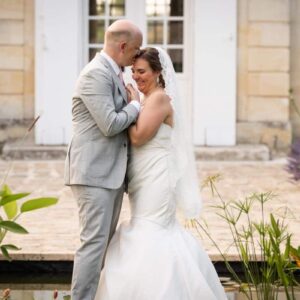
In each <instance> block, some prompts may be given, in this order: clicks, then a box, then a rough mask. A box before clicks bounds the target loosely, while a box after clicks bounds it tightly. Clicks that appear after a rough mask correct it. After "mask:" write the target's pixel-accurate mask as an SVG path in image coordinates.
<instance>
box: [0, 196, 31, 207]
mask: <svg viewBox="0 0 300 300" xmlns="http://www.w3.org/2000/svg"><path fill="white" fill-rule="evenodd" d="M29 194H30V193H19V194H10V195H5V196H4V197H3V198H2V199H1V201H0V206H2V205H5V204H8V203H10V202H12V201H16V200H19V199H22V198H24V197H26V196H28V195H29Z"/></svg>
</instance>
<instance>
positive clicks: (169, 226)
mask: <svg viewBox="0 0 300 300" xmlns="http://www.w3.org/2000/svg"><path fill="white" fill-rule="evenodd" d="M171 131H172V128H171V127H170V126H168V125H166V124H162V125H161V127H160V128H159V130H158V132H157V134H156V135H155V137H154V138H152V139H151V140H150V141H149V142H148V143H146V144H145V145H143V146H141V147H133V148H132V158H131V161H130V164H129V173H128V174H129V187H128V189H129V190H128V192H129V200H130V206H131V219H130V220H129V221H128V222H123V223H122V224H121V225H120V226H119V228H118V230H117V231H116V233H115V235H114V236H113V238H112V240H111V242H110V244H109V247H108V250H107V255H106V259H105V266H104V269H103V270H102V273H101V279H100V283H99V287H98V291H97V295H96V298H95V299H96V300H223V299H226V295H225V292H224V289H223V287H222V285H221V284H220V281H219V279H218V276H217V273H216V271H215V269H214V266H213V265H212V263H211V261H210V259H209V257H208V255H207V254H206V253H205V251H204V250H203V249H202V247H201V245H200V244H199V242H198V241H197V240H196V239H195V238H194V237H193V236H192V235H191V234H190V233H188V232H187V231H186V230H185V229H184V228H182V227H181V225H180V224H179V223H178V222H177V221H176V217H175V214H176V203H175V197H174V188H173V187H172V186H171V184H170V178H171V177H170V176H171V172H172V163H171V151H170V147H171Z"/></svg>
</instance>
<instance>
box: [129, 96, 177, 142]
mask: <svg viewBox="0 0 300 300" xmlns="http://www.w3.org/2000/svg"><path fill="white" fill-rule="evenodd" d="M170 108H171V104H170V98H169V97H168V96H167V95H166V94H165V93H163V92H156V93H155V94H153V95H151V96H150V97H149V98H147V101H146V103H145V106H144V108H143V110H142V111H141V113H140V115H139V118H138V120H137V122H136V123H135V124H134V125H132V126H130V127H129V138H130V141H131V143H132V144H133V145H134V146H141V145H143V144H145V143H146V142H147V141H149V140H150V139H151V138H152V137H153V136H154V135H155V134H156V132H157V130H158V129H159V127H160V125H161V124H162V123H163V122H164V120H165V119H166V118H167V117H168V116H169V115H170Z"/></svg>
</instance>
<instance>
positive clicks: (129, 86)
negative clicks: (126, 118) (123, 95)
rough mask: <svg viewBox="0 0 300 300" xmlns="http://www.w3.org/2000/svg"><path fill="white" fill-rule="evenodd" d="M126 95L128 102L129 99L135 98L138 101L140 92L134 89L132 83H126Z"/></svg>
mask: <svg viewBox="0 0 300 300" xmlns="http://www.w3.org/2000/svg"><path fill="white" fill-rule="evenodd" d="M126 91H127V96H128V102H130V101H131V100H137V101H139V102H140V94H139V92H138V90H136V89H135V88H134V87H133V85H132V84H130V83H129V84H127V86H126Z"/></svg>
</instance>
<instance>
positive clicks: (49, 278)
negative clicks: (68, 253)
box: [0, 261, 300, 300]
mask: <svg viewBox="0 0 300 300" xmlns="http://www.w3.org/2000/svg"><path fill="white" fill-rule="evenodd" d="M232 265H233V267H234V269H235V270H236V271H237V270H239V269H240V264H239V263H237V262H235V263H232ZM215 267H216V269H217V271H218V273H219V275H220V278H221V279H222V280H221V281H222V283H223V284H224V287H225V290H226V294H227V297H228V300H245V299H246V298H245V297H244V296H243V295H242V294H240V293H238V291H237V288H234V287H233V286H232V285H230V284H229V285H228V284H226V282H228V281H229V280H231V279H230V276H228V273H227V272H226V268H225V266H224V263H222V262H218V263H216V264H215ZM72 268H73V263H72V262H71V261H13V262H7V261H1V262H0V290H1V293H2V292H3V291H4V290H5V289H10V295H11V298H10V300H53V299H54V297H53V296H54V291H57V298H56V299H59V300H69V299H70V297H68V296H69V294H70V292H69V291H70V282H71V275H72ZM0 295H1V294H0ZM1 296H2V295H1ZM1 296H0V299H1ZM285 299H286V298H285V296H284V294H282V295H281V296H280V297H279V298H278V300H285ZM295 300H300V291H299V290H298V291H297V295H296V298H295Z"/></svg>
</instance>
